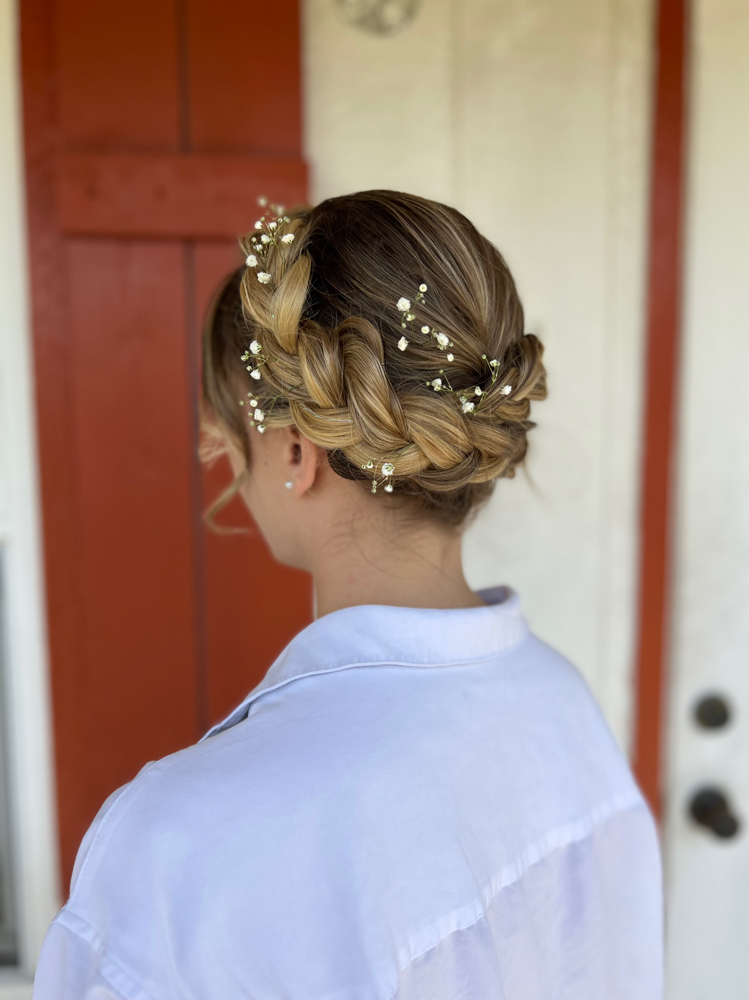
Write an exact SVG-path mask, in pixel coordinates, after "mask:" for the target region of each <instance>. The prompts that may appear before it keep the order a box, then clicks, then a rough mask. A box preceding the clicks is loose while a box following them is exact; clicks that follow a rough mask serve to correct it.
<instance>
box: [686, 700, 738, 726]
mask: <svg viewBox="0 0 749 1000" xmlns="http://www.w3.org/2000/svg"><path fill="white" fill-rule="evenodd" d="M694 718H695V721H696V722H697V724H698V725H700V726H702V727H703V728H704V729H721V728H722V727H723V726H725V725H726V724H727V723H728V722H729V721H730V719H731V710H730V709H729V707H728V703H727V701H726V699H725V698H723V697H721V695H719V694H706V695H705V696H704V697H702V698H700V700H699V701H698V702H697V704H696V705H695V706H694Z"/></svg>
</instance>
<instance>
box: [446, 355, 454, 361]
mask: <svg viewBox="0 0 749 1000" xmlns="http://www.w3.org/2000/svg"><path fill="white" fill-rule="evenodd" d="M447 360H448V361H454V360H455V355H454V354H448V355H447Z"/></svg>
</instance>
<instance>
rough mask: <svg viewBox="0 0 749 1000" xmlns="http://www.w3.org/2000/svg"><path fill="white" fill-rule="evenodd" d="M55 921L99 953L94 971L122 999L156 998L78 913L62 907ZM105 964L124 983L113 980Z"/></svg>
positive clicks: (141, 999) (153, 999)
mask: <svg viewBox="0 0 749 1000" xmlns="http://www.w3.org/2000/svg"><path fill="white" fill-rule="evenodd" d="M56 922H57V923H59V924H61V925H62V926H63V927H64V928H65V930H66V931H68V933H69V934H72V935H73V936H74V937H76V938H77V939H78V940H79V941H83V943H84V944H86V945H88V947H89V948H91V949H92V950H94V951H95V952H98V953H99V960H98V962H97V967H96V972H97V974H98V975H100V976H101V978H102V979H104V980H105V982H106V984H107V986H109V987H111V989H113V990H114V991H115V992H116V993H117V994H118V995H119V996H121V997H122V1000H156V998H155V997H154V995H153V994H152V993H150V992H149V991H148V990H147V989H146V988H145V986H143V985H142V984H141V983H140V982H139V980H138V978H137V977H136V976H135V975H133V973H132V972H131V971H130V969H128V968H127V966H126V965H124V964H123V963H122V962H121V961H120V960H119V959H118V958H116V957H115V956H114V955H113V954H112V953H111V952H109V951H107V950H106V948H105V947H104V941H103V940H102V938H101V935H100V934H99V932H98V931H97V930H96V928H95V927H93V926H92V925H91V924H90V923H89V922H88V921H87V920H84V918H83V917H81V916H80V915H79V914H78V913H73V912H72V911H71V910H68V908H67V907H63V909H62V910H61V911H60V912H59V913H58V915H57V917H56ZM76 923H78V924H81V925H82V926H83V927H84V928H85V930H86V934H83V933H81V932H80V931H79V929H78V928H77V927H76V926H75V924H76ZM107 966H111V967H113V969H114V970H116V971H117V973H119V975H117V977H116V978H117V979H120V980H121V979H123V978H124V979H125V980H127V982H126V983H124V984H123V983H122V982H120V983H119V984H118V983H117V982H115V980H114V979H113V978H112V975H111V974H110V971H108V970H107Z"/></svg>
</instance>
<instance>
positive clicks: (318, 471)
mask: <svg viewBox="0 0 749 1000" xmlns="http://www.w3.org/2000/svg"><path fill="white" fill-rule="evenodd" d="M288 433H289V443H288V462H289V477H288V482H290V483H291V486H290V487H289V489H291V491H292V493H293V495H294V496H297V497H301V496H304V494H305V493H308V492H309V491H310V490H311V489H313V488H314V487H315V486H317V485H319V481H320V477H321V475H322V473H323V470H324V466H325V464H326V463H327V458H326V455H325V449H324V448H320V447H319V446H318V445H316V444H313V443H312V442H311V441H310V440H309V439H308V438H306V437H304V435H303V434H300V433H299V431H298V430H297V428H296V427H289V428H288Z"/></svg>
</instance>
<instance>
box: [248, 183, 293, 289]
mask: <svg viewBox="0 0 749 1000" xmlns="http://www.w3.org/2000/svg"><path fill="white" fill-rule="evenodd" d="M258 204H259V205H260V206H261V208H265V209H266V213H267V214H265V215H261V216H260V218H259V219H258V220H257V222H256V223H255V233H254V235H253V236H251V237H250V250H249V253H248V254H247V258H246V260H245V264H246V265H247V267H252V268H255V269H256V274H255V277H256V278H257V280H258V281H259V282H260V284H261V285H269V284H270V283H271V282H272V281H273V275H272V274H271V273H270V271H269V270H268V251H269V250H270V248H271V247H274V248H275V249H276V250H277V251H279V253H280V257H281V275H282V276H283V274H284V273H285V271H286V253H287V251H288V248H289V247H290V246H291V244H292V243H293V242H294V234H293V233H287V232H286V226H287V224H288V223H289V222H291V219H290V218H289V217H288V215H284V207H283V205H274V204H272V203H270V202H269V201H268V199H267V198H258Z"/></svg>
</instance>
